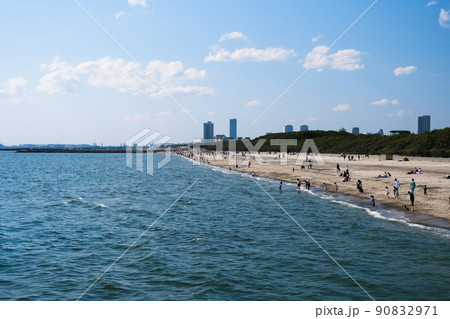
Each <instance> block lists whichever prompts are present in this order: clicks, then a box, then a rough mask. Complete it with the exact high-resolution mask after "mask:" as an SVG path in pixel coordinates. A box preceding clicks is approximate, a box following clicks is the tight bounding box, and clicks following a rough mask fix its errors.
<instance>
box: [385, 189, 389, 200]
mask: <svg viewBox="0 0 450 319" xmlns="http://www.w3.org/2000/svg"><path fill="white" fill-rule="evenodd" d="M385 196H386V198H389V188H388V187H387V186H386V191H385Z"/></svg>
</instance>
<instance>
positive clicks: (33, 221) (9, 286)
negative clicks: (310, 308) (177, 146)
mask: <svg viewBox="0 0 450 319" xmlns="http://www.w3.org/2000/svg"><path fill="white" fill-rule="evenodd" d="M0 181H1V186H0V299H1V300H76V299H78V298H79V297H81V298H80V300H371V297H372V298H374V299H376V300H449V299H450V291H449V289H448V287H449V286H450V231H449V230H448V229H445V228H439V227H429V226H421V225H418V224H414V223H411V222H410V221H409V220H408V218H407V216H404V215H402V213H400V212H395V211H392V210H389V209H386V208H382V207H380V208H378V211H377V212H371V211H370V210H367V209H366V208H365V207H366V206H368V200H366V201H367V203H366V202H362V203H360V202H356V201H355V200H354V199H351V198H346V197H343V196H339V197H333V195H332V194H325V193H322V192H320V191H318V190H313V192H311V193H307V192H305V191H302V192H301V193H300V194H298V193H297V192H296V191H295V186H294V185H286V186H285V188H284V190H283V192H279V191H278V182H277V181H271V180H268V179H262V178H257V179H256V180H253V179H252V178H251V177H250V176H248V175H246V174H242V173H235V172H229V171H227V170H223V169H219V168H214V167H211V166H207V165H193V164H192V163H191V162H190V161H188V160H186V159H184V158H181V157H176V156H173V157H172V158H171V161H170V162H169V164H167V165H166V166H164V167H163V168H162V169H160V170H158V171H156V172H155V174H154V176H150V175H147V174H144V173H142V172H139V171H137V170H135V169H132V168H129V167H126V165H125V155H124V154H20V153H12V152H0ZM255 182H256V183H258V184H259V185H257V184H256V183H255ZM189 187H190V188H189ZM261 187H262V188H261ZM188 188H189V190H187V189H188ZM186 190H187V191H186ZM183 192H185V193H184V195H183V196H182V197H180V198H179V196H180V195H181V194H183ZM266 192H267V193H266ZM177 199H178V200H177ZM275 201H276V202H277V203H278V204H279V205H280V206H281V207H282V208H283V209H284V210H283V209H282V208H280V206H279V205H278V204H277V203H276V202H275ZM288 214H289V215H290V216H289V215H288ZM161 215H162V216H161ZM159 217H160V218H159ZM291 217H292V218H291ZM158 218H159V219H158ZM293 219H295V221H296V222H297V223H298V224H297V223H296V222H294V220H293ZM155 221H156V223H155ZM153 223H154V224H153ZM152 224H153V226H152V227H150V228H149V226H150V225H152ZM302 228H303V229H302ZM147 229H148V231H147V232H145V231H146V230H147ZM308 234H309V235H308ZM141 235H142V237H140V236H141ZM139 237H140V238H139ZM138 238H139V240H138V241H137V242H136V243H135V245H133V246H131V245H132V244H133V243H134V242H135V241H136V239H138ZM313 239H314V240H313ZM319 245H320V246H321V247H322V248H323V249H322V248H321V247H319ZM130 246H131V248H129V247H130ZM128 248H129V250H127V249H128ZM324 250H325V251H326V252H327V253H328V254H329V255H330V256H332V257H333V258H334V260H335V261H336V262H335V261H333V260H332V259H331V258H330V256H329V255H327V254H326V253H325V251H324ZM124 252H125V253H124ZM120 256H121V258H119V257H120ZM115 261H116V263H114V262H115ZM113 263H114V264H113ZM337 263H339V265H340V266H338V265H337ZM112 264H113V266H112V267H111V268H109V270H108V271H107V272H106V273H104V272H105V270H107V269H108V267H110V266H111V265H112ZM341 267H342V268H341ZM343 269H345V271H346V272H347V273H346V272H344V270H343ZM103 273H104V275H103V276H101V275H102V274H103ZM350 276H351V277H350ZM99 277H100V278H99ZM97 278H99V279H98V281H97V282H95V284H93V285H92V286H91V284H92V283H94V281H95V280H96V279H97ZM352 278H353V279H352ZM356 282H357V283H358V284H359V285H360V286H358V284H357V283H356ZM89 287H90V288H89ZM86 290H87V291H86Z"/></svg>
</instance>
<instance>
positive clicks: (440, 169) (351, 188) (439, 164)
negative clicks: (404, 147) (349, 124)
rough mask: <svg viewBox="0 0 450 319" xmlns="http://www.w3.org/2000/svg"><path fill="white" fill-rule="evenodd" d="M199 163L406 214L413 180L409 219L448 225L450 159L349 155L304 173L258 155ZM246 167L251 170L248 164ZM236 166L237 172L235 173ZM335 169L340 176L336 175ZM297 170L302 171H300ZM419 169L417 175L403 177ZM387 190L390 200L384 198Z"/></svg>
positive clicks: (287, 161)
mask: <svg viewBox="0 0 450 319" xmlns="http://www.w3.org/2000/svg"><path fill="white" fill-rule="evenodd" d="M202 156H203V160H204V161H209V164H210V165H214V166H218V167H222V168H226V169H230V168H231V169H232V170H234V171H240V172H245V173H248V174H252V172H254V174H255V176H261V177H267V178H270V179H274V180H279V181H284V182H290V183H296V182H297V178H300V180H301V184H302V186H303V187H304V186H305V179H306V178H308V179H309V180H310V182H311V187H316V188H323V189H325V188H326V189H327V191H329V192H335V191H336V187H335V185H334V183H335V182H336V183H337V185H338V192H339V193H343V194H346V195H352V196H358V197H362V198H367V206H368V207H370V195H374V197H375V200H376V203H377V205H379V204H383V205H386V206H390V207H394V208H396V209H399V210H404V205H406V207H408V209H411V203H410V197H409V194H408V191H410V182H411V180H412V179H414V180H415V183H416V188H415V191H414V195H415V203H414V212H410V213H411V215H410V216H413V217H414V215H417V216H423V215H430V216H435V217H439V218H443V219H445V220H446V221H447V223H449V222H450V204H449V196H450V179H444V178H443V176H444V175H448V174H450V159H440V158H436V159H433V158H409V161H403V158H402V159H399V158H398V157H397V158H394V159H393V160H386V159H383V158H382V157H381V156H375V155H374V156H370V157H364V156H360V157H359V159H358V155H353V157H354V160H348V158H346V159H344V158H343V157H342V156H340V155H336V154H325V155H324V154H322V155H321V156H322V159H323V161H324V163H322V165H319V164H320V163H318V162H317V161H316V160H315V159H314V157H313V156H311V157H310V158H311V160H312V168H308V165H307V162H303V163H302V162H299V161H297V159H298V157H297V156H296V155H292V154H291V155H287V154H285V155H284V157H283V155H282V154H280V153H278V154H273V153H272V154H268V153H261V154H260V156H261V157H260V158H258V157H257V156H255V155H251V154H249V153H247V154H246V155H245V156H242V154H237V155H234V154H231V155H229V154H225V155H217V154H214V153H209V154H203V155H202ZM249 163H250V167H249V165H248V164H249ZM236 164H237V165H238V167H236ZM337 164H339V166H340V172H339V171H337ZM302 165H303V166H304V168H302ZM415 168H420V169H421V173H417V174H407V172H410V171H412V170H414V169H415ZM346 169H348V170H349V173H350V176H351V180H350V181H348V182H343V180H344V177H342V176H340V174H342V173H343V172H344V171H345V170H346ZM385 172H386V173H388V172H389V173H390V174H391V176H390V177H387V178H379V177H378V176H379V175H381V176H383V175H384V173H385ZM395 178H397V179H398V180H399V182H400V189H399V196H398V197H397V198H394V194H393V186H394V181H395ZM358 180H361V181H362V187H363V190H364V193H358V191H357V188H356V182H357V181H358ZM424 185H426V186H427V193H428V195H425V194H424ZM385 187H388V190H389V195H388V197H386V189H385Z"/></svg>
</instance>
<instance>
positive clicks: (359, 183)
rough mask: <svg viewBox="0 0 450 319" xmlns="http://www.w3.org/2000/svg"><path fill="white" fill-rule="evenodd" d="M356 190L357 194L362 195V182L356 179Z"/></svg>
mask: <svg viewBox="0 0 450 319" xmlns="http://www.w3.org/2000/svg"><path fill="white" fill-rule="evenodd" d="M356 189H357V190H358V193H357V194H361V193H364V190H363V188H362V182H361V180H360V179H358V181H357V182H356Z"/></svg>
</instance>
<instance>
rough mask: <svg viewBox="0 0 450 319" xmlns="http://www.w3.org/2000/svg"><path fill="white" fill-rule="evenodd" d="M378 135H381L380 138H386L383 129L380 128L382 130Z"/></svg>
mask: <svg viewBox="0 0 450 319" xmlns="http://www.w3.org/2000/svg"><path fill="white" fill-rule="evenodd" d="M378 135H380V136H384V131H383V129H382V128H380V130H379V131H378Z"/></svg>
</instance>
